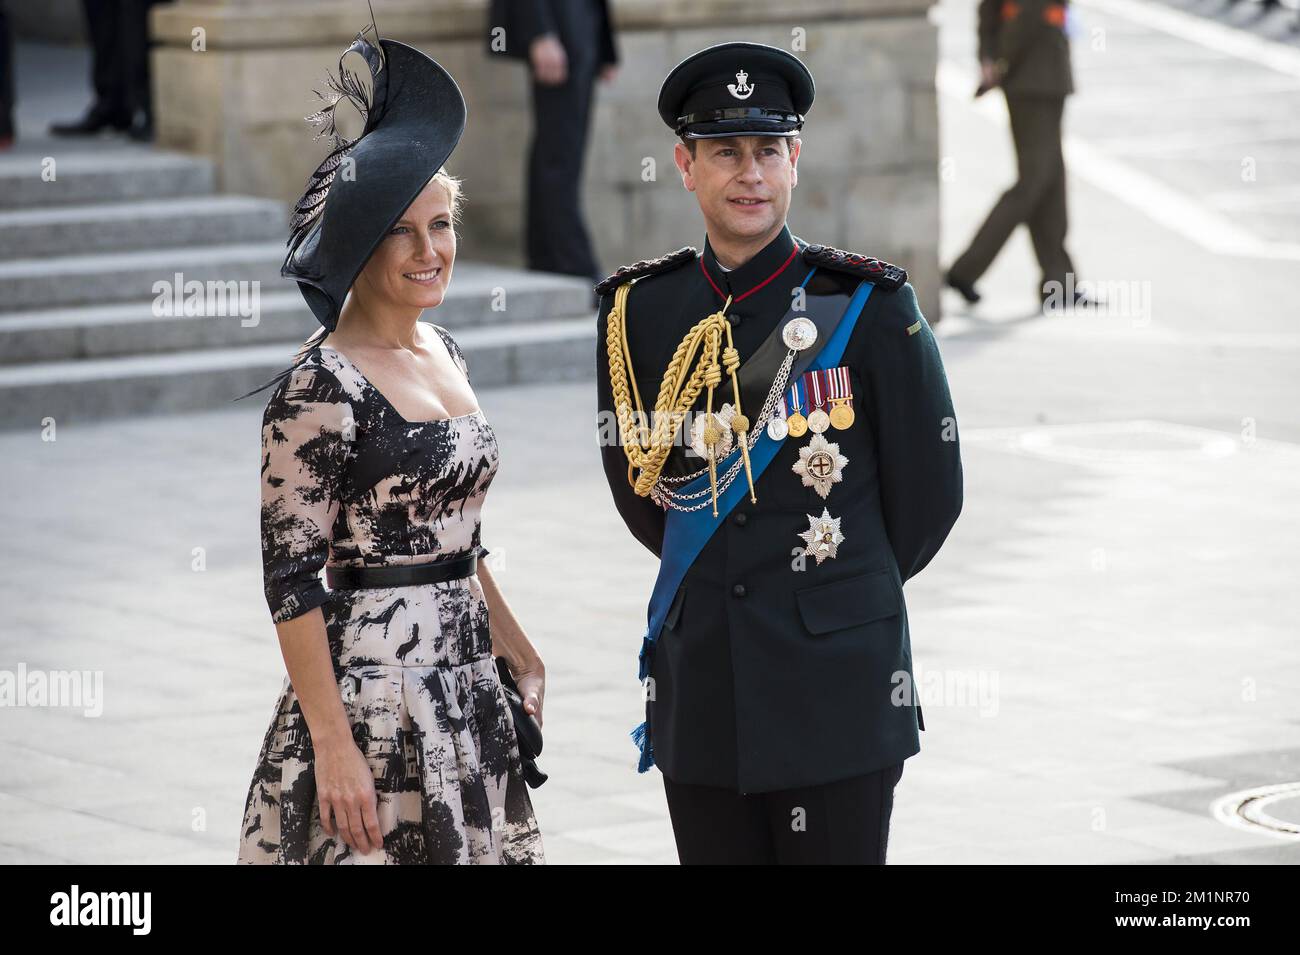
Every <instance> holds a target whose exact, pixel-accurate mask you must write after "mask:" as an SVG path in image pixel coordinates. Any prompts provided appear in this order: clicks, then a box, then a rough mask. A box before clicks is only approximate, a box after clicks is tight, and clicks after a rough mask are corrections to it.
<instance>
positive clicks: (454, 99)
mask: <svg viewBox="0 0 1300 955" xmlns="http://www.w3.org/2000/svg"><path fill="white" fill-rule="evenodd" d="M0 2H3V0H0ZM373 23H374V19H373V17H372V18H371V26H370V27H368V28H367V29H366V30H364V31H362V32H361V33H359V34H357V38H356V40H355V41H353V43H352V45H351V46H349V47H348V48H347V49H346V50H344V51H343V55H342V56H340V57H339V70H338V76H337V77H334V76H329V77H327V82H328V84H329V89H330V92H329V93H328V94H318V95H320V96H321V97H322V98H324V99H326V100H328V102H327V104H326V105H325V107H324V108H323V109H321V110H319V111H318V112H316V113H313V114H312V115H311V116H308V117H307V121H308V122H309V123H311V124H312V125H314V126H318V127H320V130H321V131H320V132H319V133H318V134H317V138H320V137H321V136H329V137H330V139H331V140H332V142H333V146H334V148H333V149H332V150H331V151H330V154H329V155H328V156H326V157H325V161H324V162H322V163H321V164H320V165H319V166H317V167H316V171H315V172H313V173H312V174H311V178H310V179H309V180H308V182H307V189H306V191H305V192H303V194H302V198H300V199H299V200H298V201H297V202H296V203H294V207H293V215H292V216H291V217H290V220H289V233H290V234H289V243H288V244H289V254H288V255H287V256H286V257H285V260H284V265H283V266H282V267H281V268H280V274H281V275H283V276H284V277H285V278H291V279H294V280H296V281H297V283H298V288H299V290H300V291H301V292H302V297H303V298H304V299H306V300H307V306H308V307H309V308H310V309H311V311H312V314H313V315H315V316H316V319H317V321H319V322H320V323H321V328H319V329H317V331H316V333H315V335H314V336H313V337H314V338H315V339H316V340H317V341H319V339H320V338H321V337H323V336H324V335H326V334H328V333H329V332H332V331H334V328H335V327H336V326H337V325H338V321H339V313H340V312H341V311H342V310H343V302H344V300H345V299H346V298H347V296H348V290H349V289H351V288H352V283H353V282H354V281H356V277H357V275H358V274H359V273H360V272H361V270H362V269H363V268H364V267H365V264H366V262H367V261H368V260H369V259H370V256H371V254H372V253H373V252H374V251H375V248H376V247H377V246H378V245H379V243H380V242H382V241H383V240H384V237H385V236H386V235H387V234H388V232H389V230H390V229H392V227H393V225H394V224H395V223H396V222H397V220H398V219H400V218H401V217H402V213H404V212H405V211H406V209H407V207H408V206H409V205H410V204H411V203H412V202H414V201H415V197H416V196H418V195H419V194H420V191H421V190H422V189H424V187H425V186H426V185H428V183H429V180H430V179H432V178H433V177H434V176H435V175H437V173H438V170H439V169H441V168H442V167H443V166H444V165H445V164H446V162H447V158H448V157H449V156H450V155H451V153H452V150H454V149H455V148H456V144H457V143H458V142H459V141H460V137H461V133H463V132H464V131H465V98H464V97H463V96H462V95H461V93H460V88H459V87H458V86H457V85H456V81H455V80H453V79H452V78H451V74H450V73H448V72H447V71H446V70H444V69H443V68H442V67H441V66H439V65H438V63H437V62H435V61H434V60H433V59H432V58H431V57H429V56H426V55H425V54H423V53H421V52H420V51H419V50H417V49H415V48H414V47H411V46H407V45H406V44H405V43H398V42H397V41H396V40H385V39H380V38H379V31H378V29H377V28H375V27H374V25H373ZM367 33H373V35H374V37H375V39H376V42H375V43H372V42H371V41H370V40H369V39H367V37H366V34H367ZM351 53H357V54H360V56H361V58H362V59H363V60H364V61H365V63H366V66H367V67H368V68H369V71H370V80H371V81H370V83H369V84H366V83H363V82H362V80H361V78H360V77H358V76H357V74H356V73H353V72H352V71H351V70H350V69H348V68H347V67H346V66H345V65H344V61H345V60H346V59H347V58H348V55H349V54H351ZM345 99H346V100H347V101H348V102H349V103H350V104H351V106H352V107H353V108H355V109H356V110H357V112H358V113H359V114H360V115H361V116H362V117H364V118H365V126H364V128H363V129H362V131H361V135H359V136H357V137H356V138H355V139H347V138H346V137H344V136H342V135H341V134H340V133H339V131H338V127H337V126H336V125H335V110H336V109H337V108H338V106H339V104H340V103H341V102H343V101H344V100H345ZM310 341H311V339H309V340H308V342H309V343H310ZM310 353H311V350H310V349H307V348H304V350H303V351H301V352H299V354H298V357H297V359H296V360H295V362H294V364H292V365H290V366H289V367H288V368H286V369H285V370H284V371H282V372H280V373H279V374H278V375H276V376H275V377H274V378H272V379H271V380H270V381H268V382H267V383H266V384H264V385H262V386H260V387H258V388H254V389H253V390H252V391H249V392H245V393H244V394H242V395H239V396H238V397H236V398H232V399H231V400H232V401H238V400H240V398H247V397H248V396H249V395H254V394H257V392H259V391H262V390H263V389H264V388H267V387H269V386H271V385H273V384H275V383H277V382H279V381H281V380H283V379H284V378H286V377H287V376H288V375H290V374H292V373H293V371H294V369H295V368H297V367H298V363H299V362H301V361H302V360H304V359H305V358H306V357H307V356H308V355H309V354H310Z"/></svg>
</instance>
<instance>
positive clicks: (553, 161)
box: [488, 0, 618, 281]
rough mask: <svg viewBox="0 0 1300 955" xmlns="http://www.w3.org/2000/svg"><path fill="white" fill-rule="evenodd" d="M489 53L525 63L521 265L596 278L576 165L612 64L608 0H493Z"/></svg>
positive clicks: (579, 164) (610, 76)
mask: <svg viewBox="0 0 1300 955" xmlns="http://www.w3.org/2000/svg"><path fill="white" fill-rule="evenodd" d="M488 51H489V53H490V54H491V55H494V56H506V57H510V58H513V59H520V60H525V61H526V62H527V63H528V64H529V69H530V73H529V75H530V78H531V86H532V109H533V139H532V144H531V145H530V146H529V150H528V181H527V196H528V198H527V226H526V239H525V248H526V254H527V260H528V268H530V269H536V270H538V271H542V272H559V273H562V274H565V275H580V276H583V277H584V278H589V279H592V280H593V281H595V280H598V279H599V278H600V276H601V272H600V268H599V266H598V265H597V263H596V256H595V253H594V252H593V251H592V247H591V239H590V237H589V236H588V234H587V226H586V223H585V222H584V221H583V217H582V164H583V157H584V155H585V154H586V149H587V134H588V132H589V130H590V127H591V113H592V101H593V96H594V87H595V81H596V79H597V77H599V78H600V79H602V80H604V81H606V82H609V81H612V80H613V78H614V75H615V72H616V64H617V63H618V53H617V50H616V48H615V44H614V30H613V24H612V22H611V20H610V13H609V3H608V0H492V4H491V8H490V10H489V19H488Z"/></svg>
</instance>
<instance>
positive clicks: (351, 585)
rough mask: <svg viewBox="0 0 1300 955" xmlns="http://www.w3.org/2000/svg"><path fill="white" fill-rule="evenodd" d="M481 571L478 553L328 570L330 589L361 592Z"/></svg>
mask: <svg viewBox="0 0 1300 955" xmlns="http://www.w3.org/2000/svg"><path fill="white" fill-rule="evenodd" d="M477 570H478V553H477V552H476V553H472V554H468V555H466V556H464V557H453V558H444V559H442V560H435V561H428V562H426V563H423V564H391V565H389V566H387V567H330V566H328V565H327V566H326V567H325V583H327V584H328V585H329V588H330V590H358V589H361V588H363V587H414V586H416V585H418V584H434V583H438V582H439V581H443V580H456V579H458V578H461V577H472V576H473V575H474V574H475V572H476V571H477Z"/></svg>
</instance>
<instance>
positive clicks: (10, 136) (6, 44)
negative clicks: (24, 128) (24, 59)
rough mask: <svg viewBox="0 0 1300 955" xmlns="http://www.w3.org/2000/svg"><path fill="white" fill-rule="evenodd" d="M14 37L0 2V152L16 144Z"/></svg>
mask: <svg viewBox="0 0 1300 955" xmlns="http://www.w3.org/2000/svg"><path fill="white" fill-rule="evenodd" d="M14 134H15V127H14V36H13V32H12V31H11V30H10V28H9V16H8V14H6V13H5V6H4V0H0V150H3V149H8V148H9V147H10V146H12V145H13V144H14Z"/></svg>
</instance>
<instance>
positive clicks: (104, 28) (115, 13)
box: [81, 0, 157, 119]
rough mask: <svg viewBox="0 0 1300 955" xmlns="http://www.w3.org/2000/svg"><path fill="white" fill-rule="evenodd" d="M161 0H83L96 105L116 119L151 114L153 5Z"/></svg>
mask: <svg viewBox="0 0 1300 955" xmlns="http://www.w3.org/2000/svg"><path fill="white" fill-rule="evenodd" d="M155 2H157V0H81V4H82V8H83V9H84V10H85V13H86V27H87V30H88V32H89V33H90V46H91V54H92V57H93V65H92V69H91V79H92V81H93V83H94V85H95V103H96V107H97V108H98V109H99V110H101V111H102V112H103V113H104V114H106V115H110V116H113V117H115V118H122V119H129V118H130V117H131V115H132V114H133V113H134V112H135V111H136V110H143V111H144V113H145V114H146V115H150V102H151V99H150V91H149V8H150V7H151V6H153V4H154V3H155Z"/></svg>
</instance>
